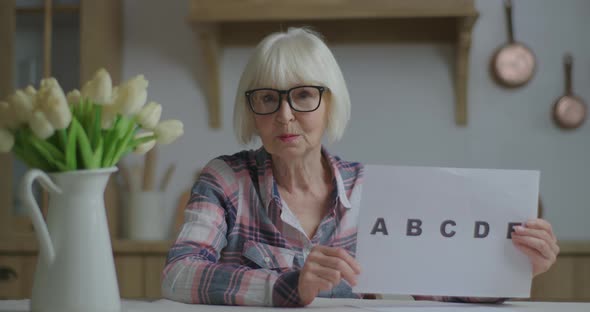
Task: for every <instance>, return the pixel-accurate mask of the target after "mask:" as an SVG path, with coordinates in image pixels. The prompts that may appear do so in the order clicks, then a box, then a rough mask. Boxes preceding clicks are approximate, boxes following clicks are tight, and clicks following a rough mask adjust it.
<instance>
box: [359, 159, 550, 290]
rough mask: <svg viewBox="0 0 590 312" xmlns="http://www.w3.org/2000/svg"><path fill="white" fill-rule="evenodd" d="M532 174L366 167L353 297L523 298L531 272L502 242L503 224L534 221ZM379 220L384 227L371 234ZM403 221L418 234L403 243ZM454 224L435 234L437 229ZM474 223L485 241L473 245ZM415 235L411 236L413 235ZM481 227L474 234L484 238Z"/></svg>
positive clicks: (535, 189) (522, 258)
mask: <svg viewBox="0 0 590 312" xmlns="http://www.w3.org/2000/svg"><path fill="white" fill-rule="evenodd" d="M539 175H540V173H539V172H538V171H529V170H495V169H460V168H435V167H397V166H372V165H368V166H366V167H365V175H364V182H363V191H362V199H361V207H360V217H359V228H358V234H357V235H358V236H357V251H356V258H357V260H358V261H359V263H360V265H361V268H362V272H361V274H360V275H359V279H358V284H357V286H356V287H354V288H353V290H354V291H355V292H358V293H389V294H409V295H438V296H473V297H513V298H523V297H529V296H530V289H531V280H532V267H531V264H530V262H529V260H528V258H527V256H526V255H525V254H524V253H522V252H520V251H519V250H518V249H516V247H515V246H514V245H513V243H512V241H511V240H510V239H508V238H507V235H508V228H509V227H508V224H509V223H510V222H526V221H527V220H530V219H533V218H535V217H536V216H537V207H538V206H537V205H538V194H539ZM378 218H383V223H384V224H385V226H386V229H387V235H384V232H383V227H382V226H380V227H379V228H378V229H379V231H378V232H375V234H371V232H372V231H373V230H374V228H375V224H376V222H377V219H378ZM408 219H420V220H421V221H422V225H421V227H420V228H421V230H422V233H421V234H420V235H419V236H408V235H407V225H408ZM445 220H453V221H454V222H455V225H454V226H453V225H452V224H449V225H447V226H446V227H445V229H444V230H445V232H451V231H455V235H454V236H453V237H450V238H447V237H444V236H443V235H442V234H441V224H442V223H443V221H445ZM476 221H484V222H487V223H488V224H489V231H488V235H487V236H486V237H484V238H474V235H475V224H476ZM412 231H413V232H414V233H415V232H417V230H415V229H414V230H412ZM484 232H485V231H484V228H483V227H482V228H480V234H484Z"/></svg>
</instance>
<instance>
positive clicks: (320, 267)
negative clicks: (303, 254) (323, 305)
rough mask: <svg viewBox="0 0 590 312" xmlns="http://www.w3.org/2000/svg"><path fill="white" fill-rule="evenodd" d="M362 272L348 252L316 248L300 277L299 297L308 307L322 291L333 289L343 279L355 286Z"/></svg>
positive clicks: (337, 249)
mask: <svg viewBox="0 0 590 312" xmlns="http://www.w3.org/2000/svg"><path fill="white" fill-rule="evenodd" d="M360 271H361V268H360V265H359V264H358V262H357V261H356V260H355V259H354V258H353V257H352V256H351V255H350V254H348V252H347V251H346V250H344V249H342V248H336V247H327V246H319V245H318V246H315V247H313V249H312V250H311V252H310V253H309V255H308V256H307V260H305V264H304V265H303V268H302V269H301V273H300V275H299V284H298V285H297V290H298V291H299V297H300V298H301V301H302V302H303V304H304V305H308V304H310V303H311V302H312V301H313V300H314V299H315V297H317V295H318V294H319V293H320V291H325V290H330V289H332V288H333V287H334V286H336V285H338V284H339V283H340V281H341V280H342V279H344V280H346V281H347V282H348V283H349V284H350V285H351V286H354V285H356V277H357V275H358V274H359V273H360Z"/></svg>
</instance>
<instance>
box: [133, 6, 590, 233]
mask: <svg viewBox="0 0 590 312" xmlns="http://www.w3.org/2000/svg"><path fill="white" fill-rule="evenodd" d="M515 2H516V3H515V12H514V15H515V27H516V37H517V39H521V40H522V41H524V42H526V44H528V45H529V46H530V47H531V48H532V49H533V51H534V52H535V54H536V56H537V58H538V61H539V66H538V71H537V74H536V76H535V77H534V80H533V81H531V82H530V84H529V85H528V86H526V87H524V88H522V89H517V90H512V91H510V90H505V89H502V88H499V87H498V86H496V85H495V84H494V83H493V82H492V80H491V79H490V76H489V73H488V70H487V69H488V62H489V58H490V56H491V54H492V53H493V51H494V49H495V48H496V47H497V46H499V45H501V44H503V43H504V42H505V40H506V31H505V24H504V9H503V6H502V1H501V0H485V1H484V0H479V1H477V7H478V10H479V12H480V14H481V15H480V18H479V20H478V22H477V23H476V25H475V29H474V33H473V45H472V50H471V66H470V73H469V75H470V79H469V125H468V127H466V128H460V127H457V126H455V123H454V115H453V112H454V110H453V107H454V95H453V87H452V79H451V66H449V63H452V62H453V57H452V55H453V50H452V49H451V47H450V46H444V45H431V44H382V45H336V46H333V47H332V48H333V52H334V54H335V56H336V58H337V59H338V61H339V63H340V65H341V67H342V70H343V72H344V75H345V77H346V79H347V82H348V85H349V89H350V94H351V97H352V103H353V109H352V121H351V123H350V126H349V128H348V130H347V133H346V134H345V136H344V139H343V140H342V141H341V142H339V143H337V144H335V145H333V146H331V147H329V149H330V150H331V151H332V152H333V153H336V154H338V155H340V156H342V157H343V158H344V159H347V160H358V161H362V162H365V163H379V164H395V165H427V166H458V167H484V168H506V169H538V170H541V195H542V197H543V201H544V204H545V215H546V218H547V219H549V221H550V222H551V223H552V224H553V226H554V228H555V231H556V233H557V235H558V237H559V238H560V239H567V240H571V239H590V202H589V200H590V196H589V194H590V187H589V183H588V182H587V181H588V177H589V176H590V166H589V165H588V161H590V124H586V125H585V126H583V127H582V128H580V129H578V130H577V131H575V132H570V133H566V132H563V131H560V130H558V129H557V128H556V127H555V126H554V125H553V124H552V122H551V120H550V115H549V114H550V109H551V106H552V103H553V101H554V100H555V99H556V98H557V97H559V96H560V95H561V94H562V92H563V69H562V68H563V67H562V56H563V53H564V52H565V51H571V52H572V53H573V55H574V58H575V64H574V90H575V91H576V92H577V93H578V94H579V95H580V96H582V97H583V98H585V99H586V100H587V101H590V40H589V39H590V32H589V30H590V19H588V18H587V16H588V14H590V1H587V0H564V1H554V0H542V1H541V0H519V1H515ZM187 13H188V2H187V1H180V0H176V1H158V0H149V1H146V0H126V1H125V44H124V67H123V75H124V78H129V77H131V76H133V75H135V74H138V73H143V74H145V75H146V77H147V79H148V80H149V81H150V86H149V97H150V99H152V100H156V101H159V102H161V103H162V104H163V105H164V107H165V109H164V115H165V116H164V117H165V118H178V119H181V120H182V121H184V123H185V135H184V136H183V137H182V138H181V139H180V140H179V141H178V142H176V143H174V144H173V145H171V146H168V147H167V148H163V149H161V150H160V162H159V165H158V174H160V175H161V174H163V172H164V170H165V168H166V166H167V165H168V164H169V163H170V162H176V163H177V164H178V167H179V169H181V170H179V171H177V174H176V175H175V177H174V179H173V182H172V184H171V187H170V189H169V190H168V191H167V194H166V197H167V199H166V202H167V203H168V204H167V207H165V208H166V209H167V210H168V211H169V214H170V216H171V215H172V213H173V209H174V207H175V206H176V201H177V198H178V196H179V195H180V193H181V191H182V190H184V189H187V188H189V187H190V186H191V184H192V182H193V175H194V171H195V170H196V169H197V168H198V167H200V166H202V165H204V164H205V163H206V162H207V161H208V160H209V159H211V158H213V157H215V156H217V155H220V154H228V153H234V152H236V151H238V150H240V149H242V147H240V146H239V145H237V143H235V139H234V137H233V132H232V131H233V130H232V128H231V119H232V109H233V104H232V101H233V98H234V95H235V89H236V87H237V83H238V79H239V76H240V74H241V71H242V69H243V67H244V66H245V62H246V61H247V57H248V56H249V53H251V51H252V48H253V47H248V48H228V49H225V50H224V51H223V53H222V59H221V77H222V84H221V86H222V89H223V92H222V101H223V125H224V126H223V129H222V130H218V131H214V130H211V129H209V128H208V125H207V110H206V104H205V100H204V98H203V95H202V92H201V90H200V86H199V85H198V84H197V82H196V80H195V79H194V76H195V74H194V73H195V72H197V70H198V69H197V66H198V58H199V51H198V47H197V45H196V44H197V43H196V42H195V40H194V35H193V32H192V30H191V28H190V27H189V25H188V24H187V22H186V19H185V17H186V15H187Z"/></svg>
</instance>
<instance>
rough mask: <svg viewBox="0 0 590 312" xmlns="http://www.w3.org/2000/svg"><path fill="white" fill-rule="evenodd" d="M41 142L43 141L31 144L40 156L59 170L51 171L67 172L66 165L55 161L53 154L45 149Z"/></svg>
mask: <svg viewBox="0 0 590 312" xmlns="http://www.w3.org/2000/svg"><path fill="white" fill-rule="evenodd" d="M40 142H42V141H41V140H39V141H32V142H31V143H32V145H33V147H35V149H36V150H37V151H38V152H39V154H41V156H43V157H44V158H45V159H46V160H47V161H48V162H49V163H50V164H52V165H53V166H54V167H55V168H57V170H51V171H67V170H68V168H67V167H66V166H65V164H63V163H62V162H60V161H59V160H57V159H55V158H54V157H53V155H51V152H49V151H48V150H47V149H45V147H44V146H43V145H42V144H40Z"/></svg>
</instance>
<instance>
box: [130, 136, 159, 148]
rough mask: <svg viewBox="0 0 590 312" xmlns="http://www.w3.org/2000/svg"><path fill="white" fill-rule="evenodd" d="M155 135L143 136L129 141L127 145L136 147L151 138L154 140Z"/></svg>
mask: <svg viewBox="0 0 590 312" xmlns="http://www.w3.org/2000/svg"><path fill="white" fill-rule="evenodd" d="M155 139H156V136H155V135H152V136H148V137H143V138H140V139H137V140H133V141H131V143H129V147H131V149H134V148H136V147H137V146H138V145H140V144H143V143H146V142H149V141H151V140H155Z"/></svg>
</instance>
